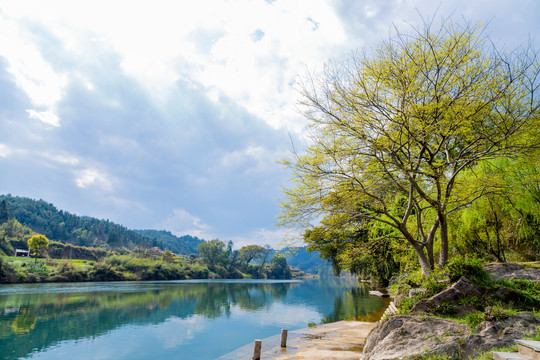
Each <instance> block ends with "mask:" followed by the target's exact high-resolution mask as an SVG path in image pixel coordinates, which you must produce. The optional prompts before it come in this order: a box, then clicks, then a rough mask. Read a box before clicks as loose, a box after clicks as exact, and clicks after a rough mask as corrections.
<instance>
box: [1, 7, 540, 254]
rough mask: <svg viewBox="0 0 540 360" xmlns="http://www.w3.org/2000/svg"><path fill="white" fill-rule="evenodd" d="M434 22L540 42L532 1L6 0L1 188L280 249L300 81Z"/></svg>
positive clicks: (126, 221) (509, 41) (90, 211)
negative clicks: (478, 26) (481, 26)
mask: <svg viewBox="0 0 540 360" xmlns="http://www.w3.org/2000/svg"><path fill="white" fill-rule="evenodd" d="M436 11H438V12H437V14H438V15H437V18H439V17H441V16H445V17H446V16H448V15H450V14H453V16H454V18H455V19H456V18H457V19H459V18H461V17H464V18H466V19H469V20H473V21H476V20H478V21H482V22H483V23H489V27H488V33H489V34H490V36H491V38H492V39H493V40H494V41H495V42H496V43H497V44H499V45H501V46H503V47H506V48H510V49H511V48H515V47H516V46H518V45H520V44H523V43H524V42H526V40H527V39H528V37H532V38H533V39H534V37H535V36H536V35H537V34H540V22H539V21H538V15H539V14H540V2H539V1H537V0H515V1H510V0H508V1H502V0H451V1H449V0H442V1H440V2H438V1H432V0H357V1H353V0H273V1H270V0H267V1H264V0H211V1H210V0H200V1H199V0H198V1H181V0H171V1H166V0H155V1H134V0H130V1H121V0H115V1H102V0H93V1H70V0H67V1H55V0H48V1H42V0H36V1H26V0H20V1H7V0H6V1H3V0H0V93H1V97H0V193H2V194H7V193H11V194H12V195H18V196H25V197H30V198H34V199H43V200H46V201H48V202H51V203H53V204H55V205H56V206H57V207H58V208H60V209H63V210H67V211H69V212H72V213H76V214H78V215H88V216H94V217H97V218H102V219H110V220H111V221H114V222H116V223H119V224H122V225H124V226H127V227H128V228H134V229H146V228H149V229H166V230H170V231H172V232H173V233H175V234H178V235H184V234H191V235H195V236H199V237H202V238H204V239H211V238H220V239H222V240H225V241H228V240H233V241H234V242H235V243H236V245H237V246H240V245H242V244H247V243H259V244H266V243H268V244H272V245H274V244H277V243H278V242H279V241H280V240H281V239H282V238H283V236H284V231H283V230H282V229H279V228H275V227H274V225H273V224H274V223H275V222H276V215H277V214H278V212H279V205H278V204H279V200H280V197H281V187H282V186H283V185H284V184H285V182H286V180H287V179H288V178H289V177H290V174H289V173H288V171H287V170H285V169H283V168H282V166H281V165H279V164H278V163H277V161H279V160H280V159H282V158H284V157H287V156H288V154H289V153H290V150H291V139H292V140H293V141H294V143H295V145H296V146H301V145H302V143H303V142H302V139H301V134H302V132H303V127H304V125H305V123H304V120H303V119H302V117H301V116H300V115H299V114H298V113H297V111H296V108H295V104H296V101H297V98H298V95H297V92H296V90H295V89H296V88H295V86H296V82H297V80H298V77H299V76H302V75H304V74H306V70H317V69H320V68H321V67H322V66H323V64H324V63H325V62H326V61H328V60H329V59H332V58H338V59H339V58H342V57H344V56H346V55H347V54H348V53H350V52H351V51H353V50H357V49H360V48H362V47H368V48H369V47H371V46H374V45H375V44H377V43H378V42H379V41H381V40H383V39H385V38H387V37H388V34H389V31H390V29H391V27H392V26H393V25H395V26H397V27H398V28H400V29H406V28H407V26H409V25H407V24H418V23H419V22H420V21H421V18H420V16H419V13H420V14H422V15H426V16H431V15H433V14H434V13H435V12H436ZM539 36H540V35H539ZM534 42H535V44H536V46H537V47H538V44H539V41H538V39H534Z"/></svg>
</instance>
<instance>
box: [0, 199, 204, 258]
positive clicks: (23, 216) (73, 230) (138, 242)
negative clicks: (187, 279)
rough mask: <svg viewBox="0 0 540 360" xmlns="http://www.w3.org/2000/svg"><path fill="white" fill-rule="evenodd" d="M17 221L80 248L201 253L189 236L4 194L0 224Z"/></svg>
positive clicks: (195, 240) (192, 238)
mask: <svg viewBox="0 0 540 360" xmlns="http://www.w3.org/2000/svg"><path fill="white" fill-rule="evenodd" d="M9 219H16V220H17V221H18V222H19V223H20V224H22V225H23V226H24V227H28V228H30V229H31V230H32V231H34V232H36V233H40V234H43V235H45V236H46V237H47V238H49V239H50V240H54V241H58V242H61V243H65V244H72V245H77V246H92V247H102V248H105V249H122V248H127V249H133V248H135V247H138V246H140V247H143V248H151V247H154V246H155V247H159V248H161V249H162V250H171V251H173V252H175V253H178V254H183V255H189V254H191V253H197V245H198V244H199V243H200V242H202V240H200V239H198V238H194V237H191V236H189V235H186V236H183V237H177V236H174V235H172V234H171V233H169V232H167V231H156V230H130V229H128V228H126V227H125V226H122V225H118V224H115V223H113V222H111V221H109V220H100V219H96V218H93V217H88V216H78V215H75V214H71V213H69V212H67V211H63V210H58V209H57V208H56V207H55V206H54V205H53V204H51V203H48V202H46V201H44V200H33V199H29V198H25V197H19V196H12V195H10V194H8V195H0V225H1V224H3V223H6V222H7V221H8V220H9Z"/></svg>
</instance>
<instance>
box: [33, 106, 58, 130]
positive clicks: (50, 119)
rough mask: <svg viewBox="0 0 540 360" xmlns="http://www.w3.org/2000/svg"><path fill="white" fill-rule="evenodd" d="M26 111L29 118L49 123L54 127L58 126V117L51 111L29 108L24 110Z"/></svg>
mask: <svg viewBox="0 0 540 360" xmlns="http://www.w3.org/2000/svg"><path fill="white" fill-rule="evenodd" d="M26 112H27V113H28V116H29V117H30V118H31V119H36V120H39V121H41V122H43V123H45V124H47V125H51V126H54V127H59V126H60V119H59V118H58V116H56V114H55V113H54V112H52V111H36V110H31V109H29V110H26Z"/></svg>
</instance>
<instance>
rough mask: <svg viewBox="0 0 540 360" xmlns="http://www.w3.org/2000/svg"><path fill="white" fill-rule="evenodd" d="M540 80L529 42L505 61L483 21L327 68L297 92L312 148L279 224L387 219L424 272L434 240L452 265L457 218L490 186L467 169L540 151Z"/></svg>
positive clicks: (424, 29)
mask: <svg viewBox="0 0 540 360" xmlns="http://www.w3.org/2000/svg"><path fill="white" fill-rule="evenodd" d="M539 75H540V66H539V63H538V57H537V54H536V52H535V51H534V50H533V49H531V47H524V48H522V49H521V50H519V49H518V50H516V51H514V52H511V53H509V54H505V53H503V52H501V51H499V50H498V49H496V48H495V46H494V45H493V43H492V42H490V41H489V39H488V38H487V37H486V36H485V34H484V32H483V30H482V28H481V27H480V26H478V25H474V24H471V23H464V24H455V23H452V22H451V21H450V20H447V21H445V22H443V23H442V25H441V26H435V25H434V24H433V22H431V23H424V24H423V25H422V26H421V27H418V28H412V30H411V32H410V33H408V34H405V33H402V32H399V31H397V30H396V32H395V34H393V35H392V36H391V38H390V39H389V40H388V41H385V42H382V43H381V44H380V46H378V48H377V49H376V50H375V51H374V52H372V53H368V52H365V53H363V54H355V55H353V56H351V58H350V59H348V61H344V62H332V63H330V64H329V65H327V66H325V68H324V70H323V72H322V73H320V74H312V75H309V76H308V77H307V79H306V80H305V81H304V82H303V84H302V87H301V95H302V100H301V104H300V105H301V106H302V108H303V114H304V116H305V117H306V119H307V120H308V121H309V123H310V128H309V130H310V131H309V135H308V136H309V145H308V147H307V148H306V150H305V152H304V153H296V152H295V154H294V158H293V159H291V160H287V161H285V164H286V165H288V166H289V167H290V168H292V169H293V171H294V181H295V186H294V187H292V188H289V189H285V195H286V200H285V202H284V203H283V205H282V209H283V211H282V213H281V218H280V223H281V224H282V225H286V226H292V227H294V226H299V227H301V228H309V227H310V226H312V224H313V222H314V221H315V222H316V221H318V220H320V219H328V220H329V221H327V222H326V225H325V227H326V229H328V230H331V229H332V228H335V227H340V226H343V225H345V224H351V223H362V222H363V221H376V222H380V223H383V224H385V225H386V226H388V227H389V228H391V229H393V231H391V232H388V233H387V234H385V235H384V236H386V237H399V238H401V239H404V240H406V242H407V243H408V244H409V246H411V247H412V248H413V249H414V251H415V252H416V254H417V256H418V260H419V263H420V266H421V269H422V272H423V274H429V273H430V272H431V270H432V269H433V268H434V267H435V253H434V251H435V250H434V249H435V248H434V244H435V241H436V240H438V241H440V252H439V260H438V265H439V266H444V265H445V264H446V262H447V260H448V249H449V241H450V240H449V237H448V216H449V214H451V213H453V212H455V211H457V210H459V209H462V208H464V207H466V206H468V205H469V204H471V203H473V202H474V201H475V200H476V199H478V198H480V197H482V196H483V195H485V194H487V193H490V191H491V190H492V188H491V186H490V184H489V183H486V182H482V181H478V182H477V183H475V184H468V186H467V188H466V190H467V191H464V190H465V189H464V188H463V187H462V183H461V178H460V177H461V174H462V173H463V172H464V171H465V170H466V169H470V168H471V167H473V166H475V165H476V164H478V163H479V162H482V161H484V160H486V159H493V158H499V157H505V156H510V155H513V156H520V155H523V154H525V153H526V152H527V151H528V150H529V149H531V148H533V147H536V146H538V142H539V139H540V136H539V133H538V131H539V130H540V126H539V125H540V121H539V101H538V94H537V93H538V87H539V84H540V76H539ZM472 185H474V186H472ZM396 197H400V198H403V199H405V201H404V203H403V205H404V206H403V207H402V208H396V207H395V206H394V200H395V199H396Z"/></svg>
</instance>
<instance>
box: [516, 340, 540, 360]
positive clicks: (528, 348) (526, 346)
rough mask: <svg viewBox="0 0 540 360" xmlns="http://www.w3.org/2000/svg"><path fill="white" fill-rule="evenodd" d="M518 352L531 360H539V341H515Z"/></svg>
mask: <svg viewBox="0 0 540 360" xmlns="http://www.w3.org/2000/svg"><path fill="white" fill-rule="evenodd" d="M516 343H517V344H518V351H519V353H520V354H522V355H526V356H528V357H529V358H531V359H533V360H540V341H534V340H516Z"/></svg>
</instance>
